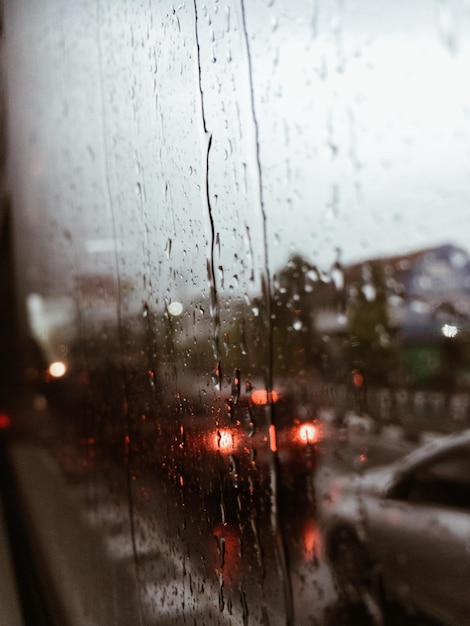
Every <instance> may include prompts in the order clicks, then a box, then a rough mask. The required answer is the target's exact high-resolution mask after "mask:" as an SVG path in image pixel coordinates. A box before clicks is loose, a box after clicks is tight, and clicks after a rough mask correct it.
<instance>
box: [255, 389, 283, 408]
mask: <svg viewBox="0 0 470 626" xmlns="http://www.w3.org/2000/svg"><path fill="white" fill-rule="evenodd" d="M278 400H279V394H278V392H277V391H276V390H275V389H273V390H272V391H271V392H270V393H269V394H268V392H267V391H266V389H257V390H256V391H253V393H252V394H251V401H252V402H253V404H259V405H264V404H270V403H271V402H272V403H273V404H275V403H276V402H277V401H278Z"/></svg>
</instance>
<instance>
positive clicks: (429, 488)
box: [394, 451, 470, 509]
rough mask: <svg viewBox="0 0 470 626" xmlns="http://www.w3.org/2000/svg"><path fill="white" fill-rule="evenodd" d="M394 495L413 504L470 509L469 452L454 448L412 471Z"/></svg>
mask: <svg viewBox="0 0 470 626" xmlns="http://www.w3.org/2000/svg"><path fill="white" fill-rule="evenodd" d="M394 495H395V497H401V498H403V499H404V500H406V501H408V502H411V503H426V504H435V505H443V506H451V507H458V508H466V509H468V508H470V453H469V452H463V451H454V452H453V454H452V455H447V456H445V457H443V458H440V459H438V460H435V461H432V462H431V463H429V464H426V465H424V466H422V467H419V468H418V469H417V470H416V471H413V472H411V473H410V474H409V475H407V476H406V478H405V479H403V480H402V481H401V483H400V484H399V485H398V486H397V488H396V489H395V491H394Z"/></svg>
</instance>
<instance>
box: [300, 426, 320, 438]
mask: <svg viewBox="0 0 470 626" xmlns="http://www.w3.org/2000/svg"><path fill="white" fill-rule="evenodd" d="M319 436H320V433H319V428H318V426H315V424H311V423H307V424H302V426H300V427H299V437H300V440H301V441H303V442H304V443H316V442H317V441H318V439H319Z"/></svg>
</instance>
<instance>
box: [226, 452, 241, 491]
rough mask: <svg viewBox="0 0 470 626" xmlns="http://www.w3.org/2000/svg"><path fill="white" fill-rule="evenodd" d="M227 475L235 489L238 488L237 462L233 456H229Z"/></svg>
mask: <svg viewBox="0 0 470 626" xmlns="http://www.w3.org/2000/svg"><path fill="white" fill-rule="evenodd" d="M228 475H229V476H230V479H231V481H232V485H233V486H234V487H235V488H236V489H237V488H238V486H239V479H240V475H239V471H238V461H237V459H236V458H235V456H234V455H233V454H231V455H230V456H229V466H228Z"/></svg>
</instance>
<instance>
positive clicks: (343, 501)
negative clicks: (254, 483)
mask: <svg viewBox="0 0 470 626" xmlns="http://www.w3.org/2000/svg"><path fill="white" fill-rule="evenodd" d="M321 523H322V526H323V536H324V548H325V551H326V555H327V557H328V558H329V560H330V562H331V564H332V566H333V570H334V573H335V576H336V579H337V581H338V584H339V589H340V593H341V594H342V596H343V599H344V600H345V601H346V602H361V603H363V604H364V605H365V606H367V607H368V609H369V613H370V614H371V615H372V616H374V621H375V623H377V624H380V623H382V621H381V620H382V618H381V615H380V612H381V611H380V608H381V607H383V605H384V600H393V601H394V602H395V603H399V604H400V605H401V606H402V607H404V608H405V609H406V610H407V611H409V612H416V613H418V614H421V615H423V616H428V617H429V618H432V619H434V620H437V621H438V622H440V623H443V624H452V625H455V626H457V625H459V626H461V625H462V624H468V623H470V622H469V620H470V592H469V585H470V430H469V431H465V432H463V433H459V434H457V435H451V436H447V437H444V436H443V437H442V438H441V439H439V440H436V441H433V442H431V443H429V444H427V445H425V446H423V447H421V448H418V449H416V450H415V451H413V452H412V453H410V454H409V455H407V456H406V457H404V458H402V459H400V460H399V461H397V462H395V463H394V464H392V465H388V466H386V467H382V468H379V469H374V470H370V471H368V472H365V473H364V474H363V475H362V476H353V477H351V476H348V477H339V478H335V479H333V480H331V482H330V484H329V486H328V489H327V491H326V492H325V493H324V494H323V497H322V506H321Z"/></svg>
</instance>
